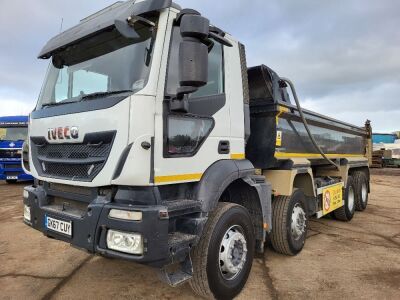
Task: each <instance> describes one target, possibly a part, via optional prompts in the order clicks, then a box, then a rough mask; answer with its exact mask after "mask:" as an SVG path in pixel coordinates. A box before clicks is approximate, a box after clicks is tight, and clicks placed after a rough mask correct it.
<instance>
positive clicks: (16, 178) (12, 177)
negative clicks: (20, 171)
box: [7, 176, 18, 180]
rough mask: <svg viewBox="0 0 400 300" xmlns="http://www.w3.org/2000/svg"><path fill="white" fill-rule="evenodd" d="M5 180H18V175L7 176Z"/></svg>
mask: <svg viewBox="0 0 400 300" xmlns="http://www.w3.org/2000/svg"><path fill="white" fill-rule="evenodd" d="M7 180H18V176H7Z"/></svg>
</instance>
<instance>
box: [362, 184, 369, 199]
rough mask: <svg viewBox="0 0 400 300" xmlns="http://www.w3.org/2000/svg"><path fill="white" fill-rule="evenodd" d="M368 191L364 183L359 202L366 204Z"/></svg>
mask: <svg viewBox="0 0 400 300" xmlns="http://www.w3.org/2000/svg"><path fill="white" fill-rule="evenodd" d="M367 195H368V189H367V185H366V184H365V183H363V184H362V186H361V201H362V202H363V203H364V204H365V203H366V202H367Z"/></svg>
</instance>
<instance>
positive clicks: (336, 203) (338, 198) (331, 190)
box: [322, 183, 343, 216]
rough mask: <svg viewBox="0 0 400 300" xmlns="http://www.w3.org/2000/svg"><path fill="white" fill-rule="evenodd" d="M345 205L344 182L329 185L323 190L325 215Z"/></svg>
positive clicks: (323, 210)
mask: <svg viewBox="0 0 400 300" xmlns="http://www.w3.org/2000/svg"><path fill="white" fill-rule="evenodd" d="M342 206H343V184H342V183H339V184H337V185H334V186H331V187H327V188H326V189H323V190H322V214H323V215H324V216H325V215H327V214H329V213H330V212H332V211H334V210H336V209H338V208H340V207H342Z"/></svg>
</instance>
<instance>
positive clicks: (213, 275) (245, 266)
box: [190, 202, 255, 299]
mask: <svg viewBox="0 0 400 300" xmlns="http://www.w3.org/2000/svg"><path fill="white" fill-rule="evenodd" d="M254 250H255V237H254V228H253V223H252V221H251V217H250V215H249V213H248V211H247V210H246V209H245V208H244V207H242V206H240V205H236V204H232V203H224V202H221V203H219V204H218V206H217V208H216V209H215V210H214V211H213V212H212V213H211V214H210V216H209V219H208V221H207V224H206V226H205V228H204V231H203V234H202V236H201V238H200V241H199V243H198V245H197V246H196V247H195V248H194V249H193V250H192V262H193V278H192V279H191V280H190V286H191V288H192V289H193V291H194V292H195V293H196V294H198V295H199V296H201V297H204V298H207V299H214V298H216V299H233V298H234V297H236V296H237V295H238V294H239V293H240V292H241V290H242V289H243V287H244V285H245V283H246V281H247V278H248V276H249V273H250V270H251V266H252V263H253V258H254Z"/></svg>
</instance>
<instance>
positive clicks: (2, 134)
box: [0, 127, 28, 142]
mask: <svg viewBox="0 0 400 300" xmlns="http://www.w3.org/2000/svg"><path fill="white" fill-rule="evenodd" d="M27 136H28V127H9V128H0V141H14V142H16V141H24V140H25V139H26V137H27Z"/></svg>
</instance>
